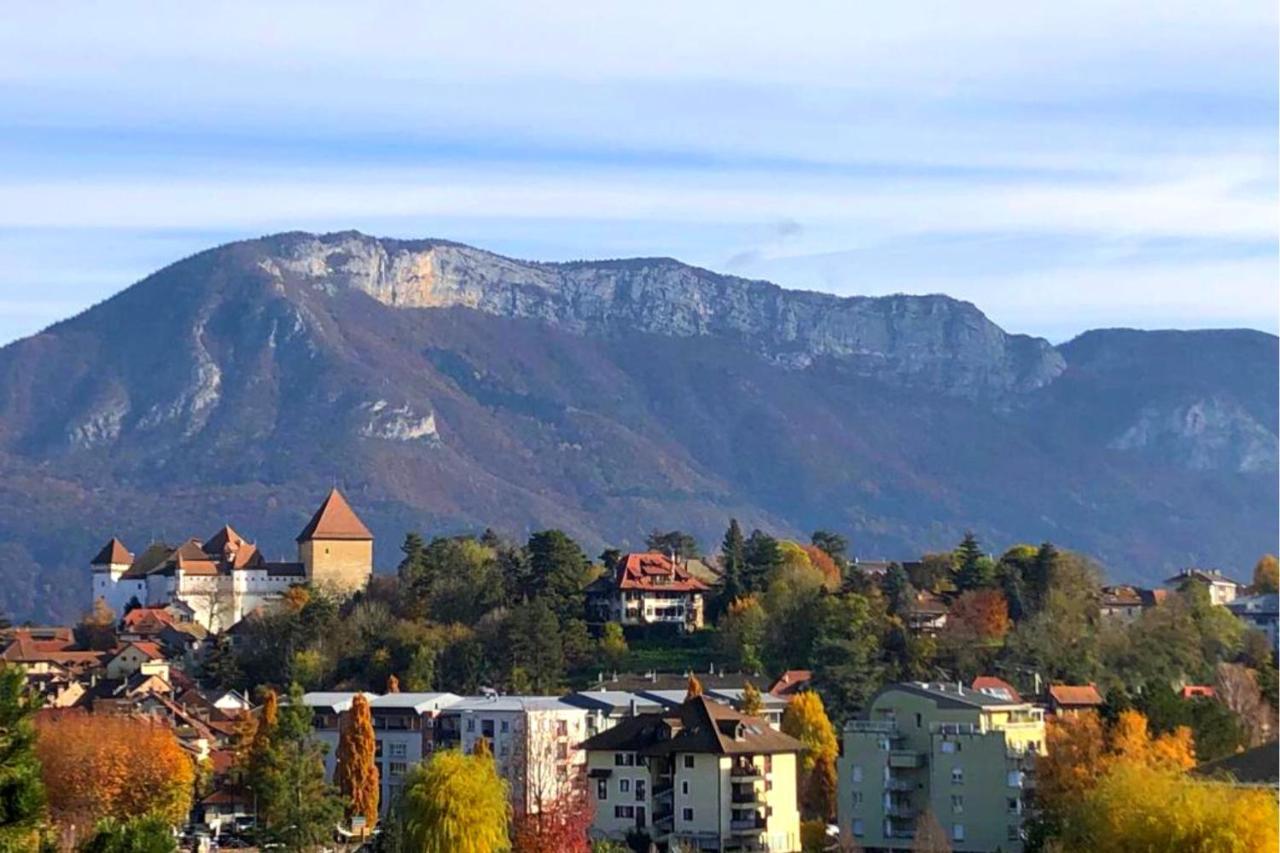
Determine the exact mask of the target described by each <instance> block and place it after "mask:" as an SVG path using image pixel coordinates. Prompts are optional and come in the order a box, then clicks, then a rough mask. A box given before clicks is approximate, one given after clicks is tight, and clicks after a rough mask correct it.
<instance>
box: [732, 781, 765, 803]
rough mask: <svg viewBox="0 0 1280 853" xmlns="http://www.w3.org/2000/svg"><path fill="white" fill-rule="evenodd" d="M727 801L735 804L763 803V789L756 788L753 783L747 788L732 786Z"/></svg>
mask: <svg viewBox="0 0 1280 853" xmlns="http://www.w3.org/2000/svg"><path fill="white" fill-rule="evenodd" d="M729 801H730V802H731V803H733V804H734V805H737V806H754V805H761V804H763V803H764V801H765V800H764V791H761V790H759V789H757V788H756V787H755V786H754V785H753V786H751V787H749V788H745V789H744V788H742V787H741V786H738V785H734V786H733V794H732V796H731V797H730V798H729Z"/></svg>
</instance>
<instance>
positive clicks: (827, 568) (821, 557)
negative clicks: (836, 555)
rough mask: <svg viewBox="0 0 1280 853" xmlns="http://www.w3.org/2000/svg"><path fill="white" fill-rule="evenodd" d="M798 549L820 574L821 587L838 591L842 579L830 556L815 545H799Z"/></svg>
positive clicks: (838, 568)
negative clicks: (821, 579) (821, 578)
mask: <svg viewBox="0 0 1280 853" xmlns="http://www.w3.org/2000/svg"><path fill="white" fill-rule="evenodd" d="M800 548H801V550H803V551H804V552H805V554H807V555H808V557H809V563H810V564H811V565H812V566H813V567H814V568H815V569H817V570H818V571H820V572H822V577H823V585H824V586H826V588H827V589H829V590H837V589H839V588H840V585H841V583H843V581H844V579H843V578H842V577H841V576H840V567H839V566H837V565H836V561H835V560H833V559H831V555H830V554H828V553H827V552H826V551H824V550H822V549H821V548H819V547H818V546H817V545H801V546H800Z"/></svg>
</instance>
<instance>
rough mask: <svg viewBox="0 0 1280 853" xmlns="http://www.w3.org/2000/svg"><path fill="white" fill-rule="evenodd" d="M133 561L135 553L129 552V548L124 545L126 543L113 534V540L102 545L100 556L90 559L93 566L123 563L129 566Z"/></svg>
mask: <svg viewBox="0 0 1280 853" xmlns="http://www.w3.org/2000/svg"><path fill="white" fill-rule="evenodd" d="M132 562H133V555H132V554H130V553H129V549H128V548H126V547H124V543H123V542H121V541H120V540H119V539H117V538H116V537H114V536H112V537H111V541H110V542H108V543H107V544H106V545H103V546H102V550H101V551H99V552H98V556H96V557H94V558H93V559H92V560H91V561H89V565H91V566H110V565H123V566H127V565H130V564H131V563H132Z"/></svg>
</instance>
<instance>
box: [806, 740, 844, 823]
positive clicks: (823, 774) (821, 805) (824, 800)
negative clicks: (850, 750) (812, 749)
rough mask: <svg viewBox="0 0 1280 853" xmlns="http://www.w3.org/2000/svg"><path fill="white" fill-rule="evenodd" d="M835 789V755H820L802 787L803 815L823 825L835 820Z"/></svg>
mask: <svg viewBox="0 0 1280 853" xmlns="http://www.w3.org/2000/svg"><path fill="white" fill-rule="evenodd" d="M837 787H838V783H837V781H836V761H835V755H833V754H831V753H826V752H823V753H820V754H819V755H818V757H817V759H815V760H814V762H813V770H812V772H810V773H809V778H808V780H807V781H806V782H805V786H804V797H803V806H804V811H805V814H806V815H808V816H810V817H814V818H817V819H820V820H821V821H822V822H823V824H824V825H825V824H826V823H827V821H830V820H833V819H835V816H836V796H837V793H836V791H837Z"/></svg>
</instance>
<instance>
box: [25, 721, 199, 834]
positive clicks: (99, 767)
mask: <svg viewBox="0 0 1280 853" xmlns="http://www.w3.org/2000/svg"><path fill="white" fill-rule="evenodd" d="M36 730H37V732H38V740H37V742H36V752H37V754H38V755H39V758H40V763H41V768H42V776H43V779H44V785H45V789H46V791H47V792H48V800H49V814H50V817H51V818H52V819H53V821H54V822H55V823H57V824H59V825H61V826H67V825H74V826H77V827H81V828H87V827H89V826H92V825H93V824H95V823H96V822H97V821H98V820H100V819H102V818H104V817H115V818H130V817H138V816H141V815H145V814H154V815H158V816H159V817H161V818H163V819H164V820H165V821H166V822H168V823H169V824H170V825H171V826H176V825H179V824H181V823H182V822H184V821H185V820H186V819H187V815H188V813H189V812H190V811H191V799H192V795H193V792H194V784H195V766H194V764H193V762H192V761H191V758H190V757H189V756H188V755H187V753H186V752H184V751H183V749H182V747H181V746H180V745H179V744H178V739H177V738H176V737H174V734H173V730H172V729H171V728H170V727H169V726H168V725H166V724H163V723H160V722H158V721H152V720H145V719H139V718H136V717H125V716H115V715H109V716H108V715H95V714H85V713H64V714H58V715H56V716H51V717H48V718H45V719H41V720H40V721H39V722H38V723H37V726H36Z"/></svg>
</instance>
